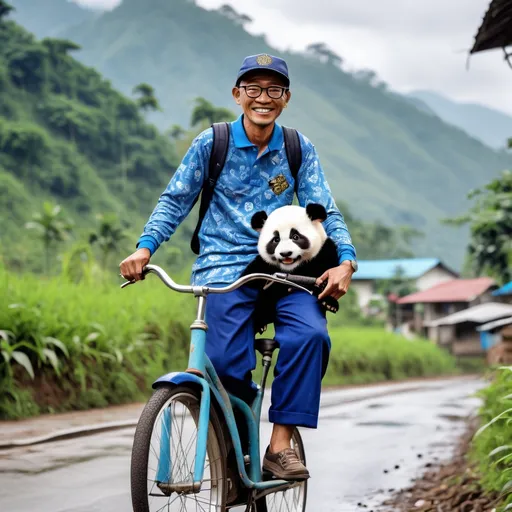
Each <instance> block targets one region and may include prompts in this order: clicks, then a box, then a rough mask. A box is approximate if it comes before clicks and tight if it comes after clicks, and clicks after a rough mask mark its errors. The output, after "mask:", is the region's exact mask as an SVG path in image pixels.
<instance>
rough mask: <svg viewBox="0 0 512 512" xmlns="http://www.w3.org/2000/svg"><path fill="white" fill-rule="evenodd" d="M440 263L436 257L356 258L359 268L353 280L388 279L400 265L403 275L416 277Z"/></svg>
mask: <svg viewBox="0 0 512 512" xmlns="http://www.w3.org/2000/svg"><path fill="white" fill-rule="evenodd" d="M440 263H441V260H439V259H438V258H409V259H396V260H358V264H359V269H358V271H357V272H356V273H355V274H354V275H353V276H352V279H353V280H361V279H390V278H391V277H393V276H394V275H395V274H396V270H397V268H398V267H400V268H401V269H402V270H403V272H404V277H407V278H412V279H414V278H417V277H420V276H421V275H423V274H424V273H425V272H427V271H428V270H430V269H432V268H434V267H436V266H437V265H439V264H440Z"/></svg>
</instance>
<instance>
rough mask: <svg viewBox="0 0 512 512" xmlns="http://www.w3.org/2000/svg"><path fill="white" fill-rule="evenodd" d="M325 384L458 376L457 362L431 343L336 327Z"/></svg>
mask: <svg viewBox="0 0 512 512" xmlns="http://www.w3.org/2000/svg"><path fill="white" fill-rule="evenodd" d="M330 335H331V340H332V342H333V343H332V349H331V358H330V362H329V368H328V370H327V374H326V376H325V378H324V384H325V385H329V384H331V385H334V384H363V383H367V382H379V381H387V380H400V379H404V378H407V377H427V376H434V375H443V374H452V375H453V374H455V373H457V369H456V364H455V360H454V359H453V358H452V357H451V356H450V355H449V354H448V353H447V352H445V351H443V350H442V349H440V348H439V347H438V346H436V345H435V344H433V343H432V342H430V341H427V340H422V339H417V340H411V341H409V340H406V339H405V338H403V337H402V336H399V335H397V334H394V333H390V332H385V331H384V330H383V329H382V328H378V327H366V328H361V327H350V328H335V329H332V330H331V331H330Z"/></svg>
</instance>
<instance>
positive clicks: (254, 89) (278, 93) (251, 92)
mask: <svg viewBox="0 0 512 512" xmlns="http://www.w3.org/2000/svg"><path fill="white" fill-rule="evenodd" d="M238 87H239V89H245V94H247V96H249V98H253V99H254V98H259V97H260V96H261V94H262V93H263V91H266V93H267V96H268V97H269V98H272V99H273V100H278V99H279V98H281V97H282V96H283V94H284V93H285V91H287V90H288V88H287V87H280V86H278V85H271V86H270V87H260V86H259V85H239V86H238Z"/></svg>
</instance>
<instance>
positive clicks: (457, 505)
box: [381, 420, 498, 512]
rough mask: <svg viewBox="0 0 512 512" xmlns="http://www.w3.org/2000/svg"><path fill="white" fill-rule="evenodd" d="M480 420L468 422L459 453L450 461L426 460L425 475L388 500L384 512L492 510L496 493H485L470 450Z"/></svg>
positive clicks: (483, 511)
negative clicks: (437, 462) (438, 463)
mask: <svg viewBox="0 0 512 512" xmlns="http://www.w3.org/2000/svg"><path fill="white" fill-rule="evenodd" d="M477 428H478V427H477V421H476V420H472V421H471V422H469V424H468V429H467V431H466V433H465V434H464V435H463V436H462V438H461V439H460V442H459V445H458V446H457V449H456V452H455V455H454V457H453V458H452V460H450V461H449V462H446V463H443V464H440V465H436V466H434V465H433V464H431V463H427V465H426V466H427V469H426V471H425V473H424V474H423V475H422V477H420V478H418V479H416V480H415V481H414V483H413V484H412V485H411V486H410V487H409V488H407V489H403V490H402V491H400V492H399V493H397V494H396V495H395V496H393V498H391V499H389V500H387V501H386V502H385V503H384V504H383V507H382V508H381V511H382V512H388V511H389V512H391V511H393V512H412V511H414V512H491V511H493V510H494V509H495V507H496V506H497V503H498V501H497V500H498V496H497V494H493V495H489V494H486V493H484V491H483V490H482V488H481V487H480V485H479V483H478V476H477V472H476V469H475V467H474V465H473V464H472V463H471V462H470V461H469V460H468V457H467V453H468V450H469V445H470V442H471V438H472V437H473V434H474V432H475V431H476V429H477Z"/></svg>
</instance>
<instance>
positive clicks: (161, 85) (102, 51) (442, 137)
mask: <svg viewBox="0 0 512 512" xmlns="http://www.w3.org/2000/svg"><path fill="white" fill-rule="evenodd" d="M18 1H20V0H13V4H14V5H15V6H16V5H17V2H18ZM56 1H58V0H40V1H39V2H38V6H37V9H38V10H39V12H40V16H41V17H46V18H47V19H50V20H51V17H52V13H53V10H54V9H56V7H55V2H56ZM61 1H62V2H65V1H66V0H61ZM45 6H46V7H45ZM20 19H21V20H22V21H23V20H24V19H25V18H24V17H23V16H20ZM247 22H248V20H247V19H245V18H244V17H243V15H242V14H239V13H236V12H234V11H233V10H232V9H231V10H230V9H229V8H227V9H226V8H224V9H223V10H222V11H207V10H205V9H203V8H201V7H199V6H197V5H196V4H195V3H194V2H193V1H191V0H172V1H169V0H145V1H144V2H141V1H139V0H124V1H123V2H122V3H121V5H120V6H119V7H117V8H116V9H114V10H112V11H111V12H105V13H103V14H102V15H101V16H94V17H90V18H89V19H87V20H85V21H83V22H82V23H81V24H79V25H78V26H76V25H75V26H73V27H72V28H69V29H68V30H67V31H63V32H61V34H63V35H64V36H65V37H68V38H72V39H73V40H74V41H76V42H78V43H79V44H80V45H81V46H82V50H80V51H79V52H76V54H75V56H76V57H77V58H78V59H80V60H82V61H83V62H85V63H87V64H88V65H91V66H94V67H96V68H97V69H98V70H99V71H101V73H103V74H104V75H105V76H106V77H108V78H109V79H111V80H112V83H113V84H114V85H115V86H116V87H118V88H119V89H120V90H121V91H123V92H125V93H129V92H130V91H131V90H132V88H133V86H134V84H136V83H138V82H141V81H144V82H148V83H149V84H151V85H152V86H153V87H154V88H155V91H156V94H157V96H158V98H159V100H160V102H161V104H162V107H163V113H158V114H154V115H152V116H151V119H152V120H154V121H155V122H156V123H157V125H159V126H160V127H162V128H168V127H169V126H171V125H172V124H175V123H180V124H182V125H184V126H188V119H189V118H190V111H191V109H192V106H193V100H194V98H195V97H197V96H203V97H206V98H208V99H209V100H210V101H212V102H213V103H215V104H216V105H219V106H226V107H230V108H234V105H233V103H232V99H231V88H232V85H233V82H234V77H235V75H236V72H237V70H238V68H239V66H240V63H241V61H242V59H243V57H244V56H245V55H249V54H254V53H258V52H269V53H273V54H280V55H281V56H283V57H285V58H286V59H287V61H288V64H289V67H290V73H291V79H292V93H293V96H292V101H291V104H290V108H289V109H287V111H286V112H285V114H284V115H283V118H282V121H283V123H284V124H288V125H292V126H294V127H296V128H298V129H300V130H301V131H303V132H304V133H305V134H307V136H308V137H309V138H310V139H311V140H312V141H313V142H314V143H315V144H316V146H317V147H318V149H319V152H320V155H321V159H322V162H323V164H324V167H325V169H326V173H327V176H328V178H329V181H330V184H331V187H332V189H333V191H334V193H335V195H336V197H337V198H339V199H343V200H344V201H345V202H346V203H347V204H348V205H349V207H350V208H351V209H352V210H353V213H354V214H355V215H356V216H357V217H360V218H364V219H379V220H381V221H384V222H386V223H388V224H389V225H397V224H408V225H410V226H413V227H415V228H419V229H420V230H422V231H424V232H425V233H426V237H425V238H424V239H423V240H419V241H418V243H417V244H416V245H415V248H416V252H417V254H418V255H421V256H439V257H441V258H443V259H445V260H447V262H448V263H450V264H452V265H455V266H458V265H459V264H460V263H461V260H462V254H463V252H464V249H465V245H466V241H467V239H466V237H465V234H464V233H463V232H462V231H460V230H455V229H454V228H449V227H445V226H442V225H440V219H442V218H444V217H446V216H451V215H454V214H456V213H460V212H462V211H464V210H466V209H467V206H468V205H467V202H466V196H467V192H468V191H469V190H470V189H472V188H474V187H477V186H480V185H483V184H484V183H486V182H488V181H489V180H490V179H491V178H492V177H493V176H495V175H497V173H498V172H500V171H501V170H502V169H504V168H508V167H510V166H511V161H512V159H511V157H510V155H507V154H506V153H505V152H504V151H501V152H498V151H495V150H493V149H491V148H489V147H487V146H485V145H484V144H482V143H481V142H480V141H477V140H475V139H473V138H471V137H470V136H468V135H467V134H466V133H465V132H463V131H462V130H460V129H458V128H455V127H453V126H450V125H448V124H446V123H444V122H443V121H442V120H441V119H440V118H439V117H437V116H433V115H431V114H430V113H428V112H425V111H424V109H421V108H417V106H415V105H414V103H413V102H411V101H410V100H409V99H406V98H402V97H400V95H397V94H395V93H393V92H392V91H389V90H388V88H387V87H386V85H385V84H383V83H381V82H380V81H379V79H378V77H376V76H375V74H374V73H372V72H371V71H368V70H366V71H361V72H358V73H354V72H346V71H344V70H343V63H342V59H343V56H342V55H341V56H337V55H336V54H334V53H333V52H331V51H330V50H329V49H328V48H325V47H323V46H322V45H319V46H317V47H314V48H310V49H309V51H308V52H303V53H287V52H278V51H277V50H276V49H274V48H271V47H270V46H269V45H268V44H267V42H266V40H265V38H264V37H262V36H261V37H255V36H253V35H251V34H250V33H248V32H247V31H246V30H245V28H244V26H245V25H246V24H247ZM29 28H32V27H31V26H29ZM34 29H37V27H35V26H34ZM39 35H41V36H42V35H45V34H42V33H39Z"/></svg>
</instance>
